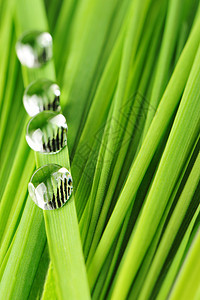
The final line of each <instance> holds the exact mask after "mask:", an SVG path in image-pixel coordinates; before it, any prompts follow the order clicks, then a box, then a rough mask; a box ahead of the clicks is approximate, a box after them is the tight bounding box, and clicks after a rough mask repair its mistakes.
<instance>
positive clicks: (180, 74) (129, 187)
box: [88, 19, 200, 287]
mask: <svg viewBox="0 0 200 300" xmlns="http://www.w3.org/2000/svg"><path fill="white" fill-rule="evenodd" d="M199 25H200V19H198V20H197V22H196V24H195V27H194V29H193V31H192V33H191V35H190V38H189V40H188V42H187V44H186V46H185V48H184V50H183V53H182V55H181V57H180V59H179V62H178V64H177V66H176V68H175V71H174V73H173V75H172V78H171V80H170V82H169V84H168V86H167V88H166V91H165V93H164V95H163V97H162V100H161V103H160V105H159V107H158V112H157V114H156V116H155V118H154V119H153V122H152V124H151V127H150V129H149V131H148V133H147V136H146V138H145V140H144V142H143V144H142V147H141V149H140V152H139V154H138V156H137V158H136V160H135V162H134V164H133V166H132V168H131V170H130V173H129V177H128V179H127V182H126V185H125V187H124V189H123V191H122V193H121V195H120V197H119V199H118V201H117V205H116V207H115V209H114V211H113V213H112V215H111V218H110V220H109V222H108V225H107V227H106V229H105V232H104V234H103V236H102V238H101V241H100V244H99V246H98V248H97V250H96V252H95V255H94V257H93V259H92V262H91V264H90V265H89V269H88V276H89V282H90V286H91V287H92V286H93V285H94V282H95V281H96V278H97V276H98V273H99V271H100V269H101V266H102V263H103V261H104V260H105V257H106V255H107V253H108V250H109V249H110V247H111V245H112V242H113V239H114V238H115V236H116V234H117V233H118V230H119V229H120V226H121V224H122V222H123V219H124V217H125V215H126V212H127V210H128V208H129V206H130V204H131V200H132V198H133V196H134V195H135V193H136V191H137V189H138V187H139V185H140V183H141V180H142V178H143V176H144V174H145V172H146V169H147V167H148V165H149V163H150V161H151V159H152V157H153V155H154V153H155V151H156V148H157V146H158V144H159V142H160V140H161V138H162V135H163V132H164V131H165V129H166V127H167V125H168V123H169V121H170V119H171V116H172V115H173V113H174V111H175V109H176V107H177V105H178V103H179V99H180V96H181V94H182V92H183V89H184V86H185V84H186V81H187V78H188V75H189V72H190V70H191V66H192V63H193V60H194V56H195V53H196V51H197V47H198V44H199V35H198V28H199ZM133 183H134V184H133Z"/></svg>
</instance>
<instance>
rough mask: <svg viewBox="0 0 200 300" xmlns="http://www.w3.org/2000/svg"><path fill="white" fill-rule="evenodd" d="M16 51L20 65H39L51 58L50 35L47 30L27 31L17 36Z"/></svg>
mask: <svg viewBox="0 0 200 300" xmlns="http://www.w3.org/2000/svg"><path fill="white" fill-rule="evenodd" d="M16 52H17V56H18V58H19V60H20V62H21V64H22V65H25V66H27V67H28V68H38V67H41V66H42V65H44V64H45V63H47V62H48V61H49V60H50V59H51V58H52V55H53V51H52V36H51V35H50V33H48V32H41V31H29V32H27V33H25V34H23V35H22V36H21V37H20V38H19V40H18V42H17V43H16Z"/></svg>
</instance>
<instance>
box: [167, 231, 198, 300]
mask: <svg viewBox="0 0 200 300" xmlns="http://www.w3.org/2000/svg"><path fill="white" fill-rule="evenodd" d="M199 252H200V229H199V230H198V232H197V233H196V236H195V239H194V242H193V243H192V245H191V248H190V250H189V253H188V255H187V257H186V259H185V262H184V263H183V266H182V269H181V270H180V274H179V276H178V278H177V281H176V282H175V285H174V288H173V289H172V292H171V294H170V296H169V299H170V300H176V299H183V300H186V299H198V295H199V282H200V272H199V267H200V256H199ZM195 297H196V298H195Z"/></svg>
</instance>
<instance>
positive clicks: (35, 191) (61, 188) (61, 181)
mask: <svg viewBox="0 0 200 300" xmlns="http://www.w3.org/2000/svg"><path fill="white" fill-rule="evenodd" d="M28 190H29V194H30V196H31V198H32V200H33V201H34V202H35V203H36V204H37V206H39V207H40V208H42V209H44V210H51V209H57V208H60V207H62V206H63V205H64V204H65V203H66V202H67V200H69V198H70V196H71V193H72V191H73V185H72V176H71V174H70V172H69V171H68V170H67V169H66V168H63V167H61V166H59V165H55V164H49V165H46V166H43V167H41V168H40V169H38V170H36V171H35V173H34V174H33V176H32V178H31V181H30V182H29V184H28Z"/></svg>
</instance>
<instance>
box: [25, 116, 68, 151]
mask: <svg viewBox="0 0 200 300" xmlns="http://www.w3.org/2000/svg"><path fill="white" fill-rule="evenodd" d="M26 141H27V143H28V145H29V146H30V148H32V149H33V150H34V151H37V152H42V153H57V152H59V151H61V150H62V149H63V148H64V147H65V146H66V145H67V123H66V119H65V117H64V116H63V115H62V114H58V113H55V112H53V111H42V112H40V113H39V114H37V115H36V116H34V117H33V118H32V119H31V120H30V121H29V123H28V125H27V129H26Z"/></svg>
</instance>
